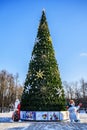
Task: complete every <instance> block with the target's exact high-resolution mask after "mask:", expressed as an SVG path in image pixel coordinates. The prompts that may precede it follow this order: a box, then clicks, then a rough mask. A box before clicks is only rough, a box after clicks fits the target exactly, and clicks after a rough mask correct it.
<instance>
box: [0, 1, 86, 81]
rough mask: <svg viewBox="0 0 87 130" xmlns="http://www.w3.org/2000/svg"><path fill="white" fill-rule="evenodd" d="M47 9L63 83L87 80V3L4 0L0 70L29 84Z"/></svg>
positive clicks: (1, 6)
mask: <svg viewBox="0 0 87 130" xmlns="http://www.w3.org/2000/svg"><path fill="white" fill-rule="evenodd" d="M43 8H45V10H46V17H47V22H48V26H49V30H50V34H51V37H52V43H53V47H54V50H55V57H56V59H57V63H58V67H59V71H60V75H61V79H62V81H67V82H71V81H79V80H80V79H81V78H84V79H85V80H86V81H87V1H86V0H0V71H1V70H3V69H5V70H7V71H8V72H9V73H12V74H14V75H15V74H16V73H19V81H20V83H23V82H24V81H25V78H26V74H27V71H28V64H29V62H30V58H31V53H32V49H33V46H34V42H35V38H36V35H37V30H38V25H39V21H40V18H41V14H42V9H43Z"/></svg>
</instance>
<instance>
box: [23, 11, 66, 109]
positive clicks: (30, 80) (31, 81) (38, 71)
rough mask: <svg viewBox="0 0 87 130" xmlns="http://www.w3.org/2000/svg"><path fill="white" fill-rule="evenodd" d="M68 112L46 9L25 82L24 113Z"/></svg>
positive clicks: (43, 12)
mask: <svg viewBox="0 0 87 130" xmlns="http://www.w3.org/2000/svg"><path fill="white" fill-rule="evenodd" d="M64 109H65V97H64V90H63V87H62V82H61V78H60V73H59V70H58V64H57V61H56V59H55V53H54V49H53V46H52V39H51V36H50V32H49V29H48V24H47V20H46V15H45V11H44V10H43V11H42V16H41V19H40V24H39V28H38V32H37V36H36V40H35V44H34V48H33V51H32V56H31V60H30V63H29V68H28V73H27V76H26V80H25V83H24V91H23V94H22V98H21V110H32V111H40V110H44V111H45V110H46V111H50V110H53V111H54V110H64Z"/></svg>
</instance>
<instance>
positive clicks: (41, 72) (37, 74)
mask: <svg viewBox="0 0 87 130" xmlns="http://www.w3.org/2000/svg"><path fill="white" fill-rule="evenodd" d="M43 73H44V71H41V70H39V72H36V76H37V78H41V79H42V78H43V76H44V74H43Z"/></svg>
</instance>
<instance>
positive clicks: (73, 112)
mask: <svg viewBox="0 0 87 130" xmlns="http://www.w3.org/2000/svg"><path fill="white" fill-rule="evenodd" d="M80 106H82V103H79V105H78V106H75V103H74V101H73V100H70V105H69V108H68V111H69V118H70V121H71V122H79V121H80V119H79V117H78V112H77V111H78V109H79V108H80Z"/></svg>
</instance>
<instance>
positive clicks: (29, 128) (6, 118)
mask: <svg viewBox="0 0 87 130" xmlns="http://www.w3.org/2000/svg"><path fill="white" fill-rule="evenodd" d="M12 113H13V112H9V113H0V130H87V114H86V113H80V119H81V122H80V123H70V122H69V120H66V121H63V122H31V121H30V122H29V121H26V122H24V121H21V122H11V121H12V120H11V116H12Z"/></svg>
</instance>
